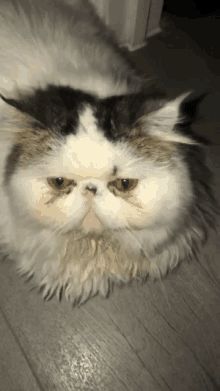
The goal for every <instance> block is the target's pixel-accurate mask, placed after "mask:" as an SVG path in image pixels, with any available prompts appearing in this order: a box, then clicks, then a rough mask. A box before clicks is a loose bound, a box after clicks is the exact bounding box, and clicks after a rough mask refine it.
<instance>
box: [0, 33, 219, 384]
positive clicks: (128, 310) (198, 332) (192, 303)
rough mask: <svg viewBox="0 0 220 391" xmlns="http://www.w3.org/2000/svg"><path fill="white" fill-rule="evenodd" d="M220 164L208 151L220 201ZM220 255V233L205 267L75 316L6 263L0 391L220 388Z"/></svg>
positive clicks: (121, 292)
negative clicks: (33, 288) (45, 299)
mask: <svg viewBox="0 0 220 391" xmlns="http://www.w3.org/2000/svg"><path fill="white" fill-rule="evenodd" d="M158 39H159V44H161V39H162V38H158ZM164 39H165V38H164ZM169 39H170V38H169ZM157 42H158V41H157ZM212 110H214V109H213V108H212ZM217 112H219V109H217V110H216V115H217ZM214 120H216V117H214V119H213V121H214ZM207 129H208V130H207ZM210 129H211V127H210V128H207V124H206V131H207V132H208V134H209V133H210ZM213 129H214V130H213ZM215 130H216V128H215V126H214V125H213V122H212V131H213V133H212V138H213V140H217V138H215V137H216V132H215ZM216 144H220V142H219V143H217V142H216ZM219 156H220V147H219V145H216V146H214V147H211V148H210V149H209V156H208V163H209V165H210V167H211V168H212V169H213V171H214V173H215V179H216V196H217V197H218V199H219V201H220V157H219ZM219 254H220V237H219V235H216V234H214V233H212V235H211V237H210V240H209V243H208V244H207V245H206V246H205V247H204V248H203V250H202V252H201V255H200V256H199V258H198V260H196V259H195V260H194V261H193V262H192V263H190V264H182V266H181V267H180V268H179V269H178V270H177V272H176V273H175V274H172V275H169V276H168V277H167V278H166V279H165V280H164V281H163V282H162V283H158V282H157V283H153V282H148V283H146V284H145V285H143V286H139V287H138V286H132V287H124V288H123V289H119V288H118V289H116V290H115V292H114V293H113V294H112V296H111V297H110V298H109V299H107V300H104V299H101V298H99V297H96V298H94V299H93V300H91V301H89V302H88V303H87V304H85V305H84V306H82V307H81V308H74V309H73V308H71V305H70V304H69V303H68V302H66V301H63V302H61V303H58V302H57V301H56V299H52V300H51V301H49V302H43V301H42V299H41V297H40V296H39V295H37V293H36V291H31V292H29V286H28V285H25V284H24V282H23V280H22V279H21V278H19V277H18V276H17V275H16V274H15V273H14V270H13V264H10V263H0V390H1V391H39V390H41V391H42V390H44V391H76V390H82V391H89V390H94V391H99V390H100V391H125V390H129V391H142V390H143V391H145V390H146V391H159V390H163V391H166V390H173V391H197V390H198V391H205V390H220V262H219Z"/></svg>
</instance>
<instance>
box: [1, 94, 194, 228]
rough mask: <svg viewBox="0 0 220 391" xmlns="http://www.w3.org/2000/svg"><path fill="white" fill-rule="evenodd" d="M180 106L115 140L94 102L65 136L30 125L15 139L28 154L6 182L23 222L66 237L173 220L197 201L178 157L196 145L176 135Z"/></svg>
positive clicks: (161, 112) (174, 104)
mask: <svg viewBox="0 0 220 391" xmlns="http://www.w3.org/2000/svg"><path fill="white" fill-rule="evenodd" d="M179 102H180V101H178V100H176V101H174V102H171V103H170V104H168V105H167V106H164V107H163V108H162V109H160V110H159V111H156V113H151V114H150V115H149V116H146V117H142V120H141V121H139V123H138V124H137V126H136V127H133V128H129V127H128V128H127V130H126V136H124V133H123V134H122V135H121V136H119V137H118V139H116V140H111V139H110V137H108V136H106V134H105V133H104V132H103V129H102V128H101V126H102V123H105V121H104V122H103V120H102V121H97V111H95V108H94V107H93V106H92V105H90V104H88V102H87V103H85V104H82V106H81V108H80V110H79V111H78V119H77V124H76V123H75V124H74V125H72V126H73V127H74V132H72V133H71V131H69V132H68V133H69V134H67V135H65V137H63V136H62V137H57V135H56V134H55V133H54V135H52V133H51V132H48V133H47V130H45V136H44V137H43V136H42V135H44V131H42V130H38V131H33V129H31V122H30V124H29V123H28V121H27V120H26V126H27V128H26V129H25V134H24V133H23V130H21V131H18V132H16V135H15V142H14V144H15V145H20V147H19V148H21V144H22V153H21V154H20V157H19V159H18V160H19V162H18V166H17V168H16V170H15V172H14V174H13V176H12V177H11V180H10V183H9V184H8V186H9V187H10V197H11V199H12V200H13V204H14V206H13V208H14V211H15V213H16V214H17V215H18V217H19V218H20V220H21V221H22V222H23V224H24V225H26V224H27V219H28V221H30V219H32V218H33V222H34V221H37V222H39V221H40V222H41V223H42V224H45V225H46V226H49V227H51V228H52V229H57V230H58V231H61V232H64V233H66V232H69V231H72V230H80V231H82V232H83V233H94V234H97V235H100V234H101V233H102V232H103V231H104V230H106V229H110V230H121V229H126V228H128V229H129V228H132V229H138V230H140V229H143V228H149V229H153V228H154V227H156V226H157V227H158V226H161V227H162V226H167V225H168V224H169V225H170V224H171V223H172V222H175V220H176V219H177V216H178V214H179V213H180V211H181V210H183V209H184V208H185V206H186V205H187V204H189V203H190V202H191V199H192V190H191V184H190V179H189V174H188V171H187V168H186V166H185V165H184V163H183V161H182V160H181V158H180V157H179V156H178V153H177V143H182V142H185V143H190V142H192V141H191V140H190V139H188V138H187V137H185V136H181V135H178V133H175V132H173V128H174V126H175V122H176V121H177V117H178V109H179ZM23 116H24V118H25V114H21V121H23V123H24V118H23V119H22V117H23ZM160 121H161V124H160ZM110 122H111V121H110ZM113 125H114V124H112V126H113ZM70 126H71V125H70ZM20 129H22V126H20ZM40 133H41V137H40V138H39V134H40ZM22 134H23V135H22ZM35 142H36V143H37V144H36V145H38V146H36V147H35ZM22 218H23V219H22Z"/></svg>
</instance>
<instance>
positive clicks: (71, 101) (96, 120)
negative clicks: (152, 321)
mask: <svg viewBox="0 0 220 391" xmlns="http://www.w3.org/2000/svg"><path fill="white" fill-rule="evenodd" d="M0 5H1V7H0V34H1V38H0V39H1V41H0V46H1V48H0V93H1V103H0V117H1V120H0V121H1V128H0V140H1V142H0V148H1V151H0V178H1V186H0V192H1V193H0V197H1V202H0V213H1V222H0V235H1V237H0V243H1V252H2V253H3V254H5V255H6V256H7V257H9V258H10V259H13V260H14V261H15V262H16V265H17V269H18V271H19V272H20V273H22V274H25V275H26V276H27V277H28V278H29V277H30V278H31V277H32V278H33V280H32V281H33V283H34V285H35V286H38V287H39V288H41V290H42V292H43V296H44V297H45V298H50V297H51V296H52V295H53V294H55V293H56V294H57V296H58V297H60V294H61V292H63V293H65V295H66V297H67V298H69V299H70V300H71V301H72V302H73V303H74V302H75V303H76V302H78V303H83V302H85V301H86V300H88V299H89V298H90V297H92V296H94V295H96V294H97V293H100V294H101V295H103V296H104V297H105V296H107V295H108V293H109V291H110V290H111V287H112V284H113V283H114V282H116V283H117V282H118V283H120V282H121V283H126V282H129V281H130V280H132V279H137V280H144V279H145V278H146V277H147V276H148V275H149V276H152V277H153V278H161V277H163V276H164V275H166V273H167V272H168V271H169V270H172V269H173V268H175V267H176V266H177V265H178V264H179V263H180V261H182V260H184V259H190V258H192V257H193V256H194V255H195V253H196V251H197V249H199V247H200V244H202V243H203V241H204V240H205V239H206V237H207V233H208V229H209V227H210V226H211V227H212V226H214V220H215V219H214V217H215V210H216V209H215V208H216V206H215V201H214V199H213V197H212V194H211V189H210V185H209V182H210V178H209V171H208V169H207V168H206V166H205V164H204V157H203V149H202V147H201V145H200V142H199V141H198V139H197V137H196V136H194V135H193V134H191V131H190V121H189V120H188V119H187V120H186V119H184V116H183V115H182V112H183V109H182V108H183V106H184V104H185V107H188V112H190V110H191V107H192V106H190V104H189V103H188V106H187V104H186V103H184V102H186V100H187V99H185V98H186V95H187V94H185V95H182V96H180V97H178V98H176V99H173V100H170V99H165V98H164V97H160V95H158V96H157V94H155V93H154V94H153V92H152V91H151V90H150V89H148V87H147V86H146V82H145V80H144V79H141V78H139V77H138V76H136V74H135V72H134V70H133V69H132V67H131V66H130V64H128V62H127V60H126V59H125V58H124V56H123V55H122V53H121V51H120V49H119V48H118V46H117V43H116V41H115V39H114V37H112V34H111V32H110V31H109V30H108V29H107V28H106V27H105V26H104V24H103V23H102V22H101V21H100V20H99V17H98V16H97V15H96V13H95V11H94V9H93V6H92V5H91V4H90V3H89V2H88V1H87V0H72V2H70V1H69V2H67V1H66V2H65V1H59V0H53V1H49V0H36V1H35V0H1V1H0ZM186 111H187V110H186ZM188 118H190V116H188Z"/></svg>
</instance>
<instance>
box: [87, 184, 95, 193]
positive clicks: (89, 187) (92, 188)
mask: <svg viewBox="0 0 220 391" xmlns="http://www.w3.org/2000/svg"><path fill="white" fill-rule="evenodd" d="M86 190H89V191H91V193H93V194H94V195H95V194H96V192H97V187H96V186H93V185H88V186H86Z"/></svg>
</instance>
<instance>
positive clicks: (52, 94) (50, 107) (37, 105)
mask: <svg viewBox="0 0 220 391" xmlns="http://www.w3.org/2000/svg"><path fill="white" fill-rule="evenodd" d="M2 99H3V100H4V101H5V102H6V103H8V104H10V105H11V106H13V107H15V108H16V109H18V110H20V111H21V112H23V113H26V114H28V115H30V116H31V117H33V118H35V119H36V120H37V121H38V122H40V123H41V124H42V125H43V126H44V127H46V128H50V129H51V130H53V131H55V132H56V133H60V134H62V135H63V136H67V135H69V134H76V129H77V126H78V123H79V114H80V111H81V110H83V108H84V106H85V104H93V103H94V101H95V98H94V97H92V96H91V95H89V94H86V93H84V92H82V91H79V90H74V89H72V88H70V87H57V86H52V85H50V86H48V87H47V88H46V89H45V90H43V89H36V90H33V93H32V94H29V95H22V94H21V95H20V97H19V99H17V100H15V99H6V98H4V97H2ZM38 127H39V126H38Z"/></svg>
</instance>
